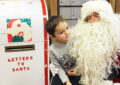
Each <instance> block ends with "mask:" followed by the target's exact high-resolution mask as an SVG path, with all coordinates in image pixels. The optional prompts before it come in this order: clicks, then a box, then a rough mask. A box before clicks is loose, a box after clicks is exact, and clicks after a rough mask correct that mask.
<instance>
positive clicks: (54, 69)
mask: <svg viewBox="0 0 120 85" xmlns="http://www.w3.org/2000/svg"><path fill="white" fill-rule="evenodd" d="M49 66H50V71H51V73H52V75H53V76H55V75H56V74H57V73H58V68H56V67H55V65H53V64H52V63H50V65H49Z"/></svg>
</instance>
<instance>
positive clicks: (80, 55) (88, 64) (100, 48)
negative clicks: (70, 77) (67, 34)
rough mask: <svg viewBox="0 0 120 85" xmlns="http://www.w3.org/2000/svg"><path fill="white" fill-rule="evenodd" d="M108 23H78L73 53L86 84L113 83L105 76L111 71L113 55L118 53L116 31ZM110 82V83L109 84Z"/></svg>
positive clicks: (104, 84) (74, 32)
mask: <svg viewBox="0 0 120 85" xmlns="http://www.w3.org/2000/svg"><path fill="white" fill-rule="evenodd" d="M110 27H111V26H109V24H108V23H105V22H102V21H101V22H95V23H92V24H90V23H89V24H86V23H82V24H80V25H79V24H78V25H77V26H76V27H75V29H74V28H73V29H74V31H72V32H73V33H72V37H74V38H75V40H74V43H73V48H72V49H71V53H72V55H73V56H74V57H75V58H76V64H77V67H76V70H77V74H79V75H81V76H82V77H81V80H80V83H82V84H84V85H111V84H112V82H108V81H105V80H104V78H106V77H107V75H108V74H109V73H111V65H112V63H113V59H112V56H113V55H115V54H116V48H117V46H118V45H117V42H115V40H116V39H117V38H116V35H114V34H116V33H112V32H113V29H112V28H110ZM109 83H110V84H109Z"/></svg>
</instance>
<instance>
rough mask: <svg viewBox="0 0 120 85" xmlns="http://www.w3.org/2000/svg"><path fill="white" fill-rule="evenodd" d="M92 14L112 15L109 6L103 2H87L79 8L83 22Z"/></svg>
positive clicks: (101, 0) (103, 0)
mask: <svg viewBox="0 0 120 85" xmlns="http://www.w3.org/2000/svg"><path fill="white" fill-rule="evenodd" d="M92 12H98V13H99V14H100V15H108V14H111V13H112V14H113V10H112V7H111V5H110V4H109V3H108V2H107V1H105V0H97V1H88V2H86V3H84V4H83V7H82V8H81V18H82V19H83V20H84V19H85V18H86V17H87V16H88V15H90V14H91V13H92Z"/></svg>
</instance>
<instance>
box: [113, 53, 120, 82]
mask: <svg viewBox="0 0 120 85" xmlns="http://www.w3.org/2000/svg"><path fill="white" fill-rule="evenodd" d="M116 63H117V65H119V66H120V53H118V61H116ZM118 76H119V77H117V78H115V79H114V80H113V83H120V73H119V75H118Z"/></svg>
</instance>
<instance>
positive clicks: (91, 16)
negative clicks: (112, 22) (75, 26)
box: [86, 12, 101, 23]
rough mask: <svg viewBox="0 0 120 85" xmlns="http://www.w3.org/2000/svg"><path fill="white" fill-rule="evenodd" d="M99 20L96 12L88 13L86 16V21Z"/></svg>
mask: <svg viewBox="0 0 120 85" xmlns="http://www.w3.org/2000/svg"><path fill="white" fill-rule="evenodd" d="M100 20H101V19H100V16H99V14H98V13H97V12H93V13H92V14H90V15H88V16H87V17H86V21H87V22H88V23H93V22H98V21H100Z"/></svg>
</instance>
